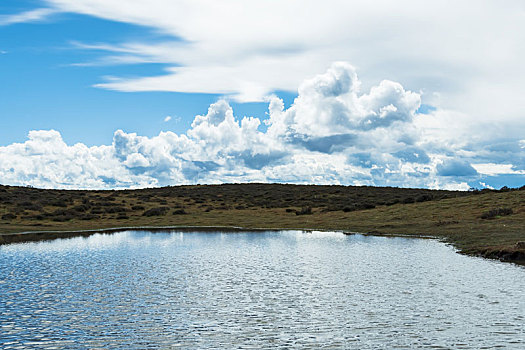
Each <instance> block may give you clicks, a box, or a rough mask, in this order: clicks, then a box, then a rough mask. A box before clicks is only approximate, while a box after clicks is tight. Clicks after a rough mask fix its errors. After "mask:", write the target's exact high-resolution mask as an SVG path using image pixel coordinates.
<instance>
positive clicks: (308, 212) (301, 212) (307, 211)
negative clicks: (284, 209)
mask: <svg viewBox="0 0 525 350" xmlns="http://www.w3.org/2000/svg"><path fill="white" fill-rule="evenodd" d="M311 214H312V207H302V208H301V210H299V211H296V212H295V215H311Z"/></svg>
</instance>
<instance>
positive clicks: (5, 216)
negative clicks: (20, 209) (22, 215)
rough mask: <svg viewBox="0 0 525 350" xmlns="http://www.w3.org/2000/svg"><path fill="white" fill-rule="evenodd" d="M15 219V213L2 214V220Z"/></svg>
mask: <svg viewBox="0 0 525 350" xmlns="http://www.w3.org/2000/svg"><path fill="white" fill-rule="evenodd" d="M13 219H16V215H15V214H12V213H7V214H4V215H2V220H13Z"/></svg>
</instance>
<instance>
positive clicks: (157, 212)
mask: <svg viewBox="0 0 525 350" xmlns="http://www.w3.org/2000/svg"><path fill="white" fill-rule="evenodd" d="M168 210H169V208H168V207H158V208H151V209H149V210H146V211H145V212H144V213H143V214H142V216H161V215H166V213H167V212H168Z"/></svg>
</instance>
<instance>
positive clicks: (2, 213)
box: [0, 184, 525, 261]
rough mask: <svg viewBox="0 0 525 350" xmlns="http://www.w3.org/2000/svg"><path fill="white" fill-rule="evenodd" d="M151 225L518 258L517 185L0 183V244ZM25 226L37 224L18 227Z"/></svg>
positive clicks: (521, 207)
mask: <svg viewBox="0 0 525 350" xmlns="http://www.w3.org/2000/svg"><path fill="white" fill-rule="evenodd" d="M158 226H236V227H244V228H296V229H324V230H343V231H348V232H362V233H371V234H376V235H414V236H421V235H431V236H435V237H439V238H442V239H443V240H445V241H447V242H450V243H452V244H454V245H455V246H456V247H457V248H458V249H459V250H460V251H461V252H463V253H466V254H471V255H480V256H484V257H489V258H499V259H502V260H508V261H524V260H525V243H523V242H524V241H525V190H523V189H522V190H509V191H505V190H504V191H481V192H451V191H432V190H421V189H399V188H380V187H346V186H294V185H277V184H273V185H272V184H269V185H265V184H242V185H217V186H180V187H166V188H158V189H142V190H126V191H59V190H41V189H34V188H25V187H8V186H0V233H1V234H0V243H8V242H13V241H23V240H28V239H47V238H53V237H57V236H60V234H57V233H45V231H76V230H98V229H105V228H113V227H158ZM27 231H44V233H41V234H38V235H25V234H24V235H16V233H19V232H27ZM13 233H14V234H15V235H13ZM86 234H89V233H86ZM520 242H521V243H520Z"/></svg>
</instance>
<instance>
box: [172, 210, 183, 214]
mask: <svg viewBox="0 0 525 350" xmlns="http://www.w3.org/2000/svg"><path fill="white" fill-rule="evenodd" d="M172 214H173V215H184V214H186V211H185V210H184V209H176V210H174V211H173V213H172Z"/></svg>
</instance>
